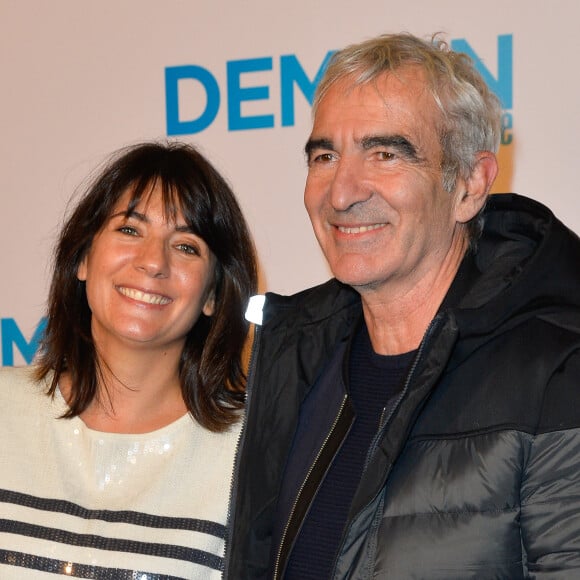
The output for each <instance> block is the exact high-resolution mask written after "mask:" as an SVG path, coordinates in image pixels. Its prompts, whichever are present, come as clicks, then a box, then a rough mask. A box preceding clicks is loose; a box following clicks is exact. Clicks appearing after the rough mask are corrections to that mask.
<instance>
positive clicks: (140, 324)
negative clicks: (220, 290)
mask: <svg viewBox="0 0 580 580" xmlns="http://www.w3.org/2000/svg"><path fill="white" fill-rule="evenodd" d="M130 198H131V191H126V192H125V193H124V194H123V195H122V196H121V198H120V199H119V201H118V202H117V204H116V205H115V207H114V208H113V211H112V215H111V216H110V218H109V219H108V221H107V222H106V223H105V225H104V226H103V227H102V228H101V230H100V231H99V233H98V234H97V235H96V236H95V238H94V239H93V242H92V244H91V247H90V249H89V252H88V253H87V255H86V256H85V258H84V259H83V261H82V262H81V264H80V266H79V269H78V272H77V276H78V279H79V280H83V281H85V282H86V292H87V300H88V303H89V307H90V309H91V313H92V318H91V329H92V334H93V339H94V341H95V345H96V347H97V349H99V350H101V351H102V350H104V349H107V348H108V347H109V346H115V345H118V346H121V345H124V346H127V345H129V346H132V347H134V348H137V349H154V350H161V351H162V352H164V353H167V351H168V350H173V351H174V352H179V353H181V350H182V349H183V345H184V343H185V338H186V336H187V334H188V332H189V331H190V330H191V328H192V327H193V325H194V324H195V323H196V321H197V319H198V317H199V315H200V313H202V312H203V313H204V314H206V315H207V316H210V315H211V314H212V313H213V309H214V295H213V280H214V270H215V262H216V260H215V257H214V255H213V254H212V252H211V251H210V249H209V248H208V246H207V244H206V243H205V242H204V241H203V240H202V239H201V238H200V237H198V236H196V235H195V234H194V233H193V232H192V231H191V230H190V228H189V227H188V226H187V225H186V223H185V221H184V219H183V216H182V214H181V211H178V212H177V214H176V218H175V222H174V221H173V220H171V219H170V218H168V217H167V216H166V215H165V212H164V208H163V201H162V196H161V191H160V188H159V187H155V188H154V189H153V190H152V191H151V193H150V194H149V195H145V196H144V197H143V198H142V199H141V200H140V201H139V203H138V204H137V206H136V207H135V209H134V210H133V211H131V213H130V214H128V212H127V208H128V205H129V200H130Z"/></svg>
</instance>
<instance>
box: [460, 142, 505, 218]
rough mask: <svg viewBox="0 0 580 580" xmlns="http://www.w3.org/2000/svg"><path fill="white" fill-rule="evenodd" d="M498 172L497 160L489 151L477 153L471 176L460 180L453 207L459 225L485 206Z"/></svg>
mask: <svg viewBox="0 0 580 580" xmlns="http://www.w3.org/2000/svg"><path fill="white" fill-rule="evenodd" d="M497 171H498V164H497V158H496V156H495V154H494V153H492V152H491V151H478V152H477V153H476V154H475V164H474V166H473V169H472V171H471V175H470V176H469V177H468V178H467V179H465V180H460V182H459V183H458V185H459V186H460V188H461V189H460V190H459V191H458V192H457V202H456V207H455V218H456V220H457V221H458V222H459V223H467V222H468V221H469V220H471V219H472V218H474V217H475V216H476V215H477V214H478V213H479V212H480V210H481V208H482V207H483V206H484V205H485V201H486V199H487V196H488V194H489V192H490V190H491V186H492V185H493V182H494V181H495V178H496V175H497Z"/></svg>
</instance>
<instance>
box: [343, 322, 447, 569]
mask: <svg viewBox="0 0 580 580" xmlns="http://www.w3.org/2000/svg"><path fill="white" fill-rule="evenodd" d="M438 322H439V321H438V319H437V318H435V319H433V320H432V321H431V322H430V324H429V326H428V327H427V330H426V331H425V334H424V335H423V338H422V340H421V343H420V344H419V347H418V349H417V354H416V356H415V357H414V359H413V362H412V363H411V368H410V369H409V372H408V373H407V378H406V379H405V383H404V385H403V389H402V390H401V392H400V394H399V396H398V397H397V399H396V401H395V404H394V405H393V406H392V407H391V411H390V412H389V414H388V415H387V416H386V417H385V418H384V422H383V423H382V426H381V427H380V428H379V429H378V431H377V433H376V435H375V437H374V438H373V441H372V443H371V445H370V447H369V450H368V452H367V455H366V458H365V463H364V467H363V475H364V472H365V470H366V468H367V467H368V465H369V463H370V460H371V457H372V456H373V454H374V452H375V450H376V448H377V447H378V444H379V441H380V439H381V437H382V436H383V433H384V431H385V429H386V428H387V425H388V424H389V422H390V421H391V418H392V416H393V414H394V413H395V411H396V409H397V407H398V406H399V403H400V402H401V400H402V399H403V397H404V396H405V394H406V393H407V391H408V390H409V385H410V384H411V379H412V378H413V375H414V374H415V370H416V369H417V365H418V364H419V361H420V360H421V356H422V354H423V351H424V350H425V344H426V343H427V339H428V337H429V335H430V334H431V332H432V330H433V328H434V327H435V326H436V325H437V324H438ZM375 497H376V496H374V497H372V498H370V500H369V501H368V502H367V503H366V505H365V506H363V508H362V509H361V510H360V511H363V510H365V509H366V508H367V507H368V506H369V505H370V504H371V503H372V502H373V501H374V500H375ZM360 511H359V513H360ZM357 515H358V514H356V515H355V516H354V517H353V518H351V520H350V522H349V523H348V525H346V526H345V528H344V531H343V535H342V538H341V540H340V543H339V549H338V552H337V554H336V558H335V561H334V565H333V567H332V577H333V578H334V577H335V576H336V566H337V564H338V559H339V558H340V555H341V552H342V546H343V544H344V540H345V538H346V536H347V532H348V531H349V529H350V526H351V524H352V521H353V520H354V519H356V516H357Z"/></svg>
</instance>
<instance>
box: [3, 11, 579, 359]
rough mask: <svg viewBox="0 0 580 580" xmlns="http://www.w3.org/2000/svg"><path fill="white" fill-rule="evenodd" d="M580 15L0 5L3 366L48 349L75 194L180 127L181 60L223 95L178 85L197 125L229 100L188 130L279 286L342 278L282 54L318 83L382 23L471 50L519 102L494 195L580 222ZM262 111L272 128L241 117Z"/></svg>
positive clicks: (260, 117)
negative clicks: (314, 191)
mask: <svg viewBox="0 0 580 580" xmlns="http://www.w3.org/2000/svg"><path fill="white" fill-rule="evenodd" d="M579 18H580V4H579V3H577V2H576V1H575V0H552V1H551V2H550V3H549V5H547V4H545V3H539V2H533V1H530V2H520V1H513V2H510V1H509V0H487V2H485V3H480V2H478V3H475V2H465V1H464V0H439V1H437V2H433V1H430V0H425V1H419V0H415V1H413V0H408V1H407V2H406V3H404V4H400V3H397V4H395V5H393V4H392V3H390V2H385V1H384V0H383V1H379V0H365V2H364V3H362V4H360V3H359V4H357V3H354V2H352V1H351V0H334V2H332V3H328V2H317V1H316V0H293V1H292V2H284V3H282V2H275V1H274V2H272V0H245V1H243V2H234V1H231V2H229V3H228V2H214V1H213V0H203V1H202V0H197V1H189V2H186V1H180V0H165V1H164V2H159V1H154V0H115V1H113V0H101V1H99V2H88V1H83V0H53V1H51V2H43V1H41V0H37V1H36V2H34V1H31V0H0V59H1V60H0V65H1V66H0V74H1V75H2V85H1V87H2V90H1V93H0V95H1V96H0V99H1V101H0V104H1V106H0V127H1V128H2V138H1V140H0V196H1V198H0V199H1V206H0V207H1V211H0V248H1V252H2V253H1V258H0V264H1V267H2V272H3V276H2V282H1V288H0V322H1V325H0V341H1V347H2V349H1V351H0V355H1V360H0V364H3V365H10V364H20V363H22V362H28V360H29V358H30V356H31V354H32V352H33V350H34V348H33V347H34V344H33V340H32V338H33V335H34V331H35V329H36V328H37V326H38V324H39V321H40V320H41V318H42V316H43V309H44V301H45V296H46V290H47V284H48V279H49V274H50V272H49V263H50V255H51V247H52V244H53V241H54V236H55V232H56V231H57V228H58V225H59V223H60V222H61V219H62V216H63V214H64V211H65V209H66V204H67V201H68V200H69V199H70V198H71V196H72V195H73V193H74V191H75V188H76V187H77V186H78V184H79V183H80V182H81V181H82V180H83V178H85V177H86V175H87V174H88V173H89V172H91V171H92V170H93V169H94V168H95V167H96V166H97V165H98V164H99V163H101V162H102V161H103V160H104V159H105V157H106V156H107V155H108V154H109V153H110V152H112V151H113V150H115V149H117V148H119V147H121V146H124V145H127V144H131V143H135V142H137V141H140V140H145V139H147V140H149V139H160V138H166V137H167V135H168V119H167V116H166V112H167V106H168V105H167V103H168V102H169V101H168V99H167V94H166V84H165V75H166V70H167V71H173V72H175V71H183V70H185V69H177V68H176V67H188V66H192V65H193V66H196V67H199V68H198V69H197V70H198V71H199V70H201V69H203V71H205V74H206V75H207V76H208V78H209V79H210V80H211V79H212V78H213V79H215V86H214V93H213V94H210V93H208V92H207V90H206V88H205V87H206V86H209V84H207V85H206V84H203V83H201V82H199V81H196V80H194V79H192V78H190V79H183V80H182V81H180V82H179V83H177V84H176V85H175V87H176V88H177V108H178V114H179V122H180V123H181V124H180V126H182V127H185V128H186V126H187V121H192V120H196V119H199V118H200V116H201V113H202V112H203V111H204V110H205V108H206V106H209V107H210V109H211V106H214V105H215V104H216V103H217V101H216V98H215V96H216V95H215V91H216V90H217V92H218V93H219V97H220V99H219V107H218V108H217V113H216V115H215V119H214V120H213V121H212V122H211V123H208V124H207V127H205V128H204V129H203V130H201V131H199V132H196V133H194V134H191V133H190V134H183V135H180V136H179V138H180V139H182V140H185V141H188V142H192V143H194V144H196V145H198V146H199V147H200V148H201V149H202V151H203V152H204V153H206V154H207V155H208V157H209V158H210V159H211V160H212V161H213V162H214V164H215V165H217V167H218V168H219V169H220V170H221V171H222V172H223V173H224V175H225V176H226V177H227V178H228V179H229V181H230V182H231V183H232V185H233V187H234V189H235V191H236V193H237V195H238V197H239V199H240V202H241V205H242V207H243V209H244V211H245V214H246V216H247V219H248V221H249V223H250V226H251V228H252V231H253V234H254V238H255V241H256V245H257V247H258V252H259V255H260V260H261V265H262V274H263V280H262V290H265V289H269V290H274V291H277V292H283V293H288V292H293V291H296V290H299V289H301V288H303V287H306V286H310V285H312V284H315V283H318V282H321V281H323V280H325V279H326V278H327V277H328V272H327V269H326V267H325V264H324V261H323V258H322V256H321V254H320V251H319V249H318V246H317V244H316V242H315V239H314V236H313V234H312V232H311V229H310V224H309V222H308V219H307V216H306V212H305V211H304V209H303V206H302V190H303V184H304V178H305V174H306V171H305V169H306V168H305V162H304V158H303V154H302V149H303V145H304V142H305V140H306V138H307V136H308V132H309V129H310V105H309V103H308V101H307V99H306V98H305V96H304V95H303V93H302V91H301V90H300V88H296V87H295V88H294V90H293V98H290V97H289V93H286V94H285V96H284V97H283V96H282V93H281V83H282V80H281V76H282V77H284V75H286V77H285V78H286V79H288V76H287V73H288V70H289V69H284V71H285V72H283V71H281V68H284V67H281V62H283V61H284V58H282V57H285V58H286V60H285V61H284V62H290V63H291V64H292V63H294V65H295V67H294V70H295V71H296V70H298V71H299V70H303V71H304V73H305V75H306V77H308V79H310V81H313V80H314V78H315V75H316V73H317V71H318V70H319V68H320V66H321V65H322V63H323V61H324V58H325V56H326V55H327V53H328V52H329V51H331V50H335V49H337V48H340V47H342V46H344V45H345V44H349V43H351V42H355V41H359V40H363V39H365V38H367V37H369V36H373V35H375V34H379V33H382V32H400V31H409V32H413V33H415V34H419V35H421V36H427V35H431V34H432V33H433V32H436V31H442V32H444V33H445V35H446V37H447V38H448V39H449V40H451V41H455V42H463V43H467V45H468V46H469V47H470V48H471V49H472V50H473V52H474V53H475V55H476V56H477V58H478V60H480V61H481V64H482V66H484V67H485V68H486V69H487V70H488V71H489V73H490V75H491V77H492V78H493V79H495V80H498V81H501V83H500V84H501V86H502V87H503V90H504V91H507V92H509V93H511V95H512V97H513V100H512V102H511V103H509V108H508V110H507V113H506V114H507V118H508V119H509V120H510V122H511V124H512V126H511V128H508V130H507V131H506V142H507V141H509V143H506V144H505V145H503V146H502V149H501V152H500V160H501V162H502V164H503V167H502V170H501V173H500V176H499V179H498V181H497V184H496V187H495V191H509V190H511V191H516V192H519V193H523V194H526V195H529V196H531V197H533V198H536V199H538V200H540V201H542V202H544V203H546V204H547V205H549V206H550V207H551V208H552V209H553V210H554V211H555V212H556V214H557V215H559V216H560V217H561V218H562V219H563V220H564V221H565V222H566V223H567V224H568V225H569V226H570V227H571V228H572V229H574V230H575V231H577V232H580V203H579V202H578V194H579V193H580V192H579V191H578V183H579V182H580V161H579V155H580V152H579V150H578V147H577V141H578V137H579V136H580V113H579V112H578V105H579V104H580V80H579V79H578V75H577V73H576V64H577V62H576V61H577V59H578V57H579V56H580V38H579V35H578V32H577V22H578V20H579ZM500 38H503V39H507V42H508V44H509V51H506V50H504V49H505V45H504V48H503V49H500V41H499V39H500ZM500 63H501V64H502V66H503V67H504V68H503V69H502V70H501V71H500V70H499V68H500ZM508 65H509V67H508ZM228 70H230V72H234V71H236V70H237V71H238V73H237V75H236V74H232V75H230V78H229V79H228V76H227V71H228ZM240 71H241V72H240ZM243 71H246V72H243ZM208 73H209V74H208ZM212 82H213V81H212ZM237 85H239V86H238V87H237ZM236 87H237V88H236ZM252 87H253V88H254V89H256V90H257V91H258V92H257V95H256V96H257V97H259V98H257V99H254V100H252V99H250V98H249V97H250V96H251V95H250V93H248V92H244V90H245V89H251V88H252ZM208 94H209V97H208ZM292 103H293V104H294V120H293V121H288V120H287V121H286V125H287V126H282V108H283V107H284V110H285V111H286V113H287V112H288V111H289V110H290V106H291V105H292ZM174 104H175V103H174ZM236 107H238V108H239V115H238V120H237V121H236V119H233V120H228V111H229V112H230V114H235V112H236V110H237V109H236ZM174 112H175V110H174ZM260 121H263V123H262V124H266V125H273V126H270V127H267V128H245V129H243V128H239V127H240V125H241V124H244V123H246V124H249V125H250V126H251V125H256V124H260Z"/></svg>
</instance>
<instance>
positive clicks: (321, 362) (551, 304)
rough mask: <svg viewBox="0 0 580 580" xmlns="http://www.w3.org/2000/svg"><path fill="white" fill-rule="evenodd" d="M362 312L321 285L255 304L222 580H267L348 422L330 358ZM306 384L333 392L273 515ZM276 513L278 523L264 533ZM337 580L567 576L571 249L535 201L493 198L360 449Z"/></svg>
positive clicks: (573, 364)
mask: <svg viewBox="0 0 580 580" xmlns="http://www.w3.org/2000/svg"><path fill="white" fill-rule="evenodd" d="M360 316H361V306H360V299H359V297H358V295H357V294H356V293H355V292H354V291H352V290H351V289H350V288H348V287H345V286H343V285H341V284H340V283H338V282H336V281H330V282H328V283H326V284H324V285H322V286H319V287H316V288H313V289H311V290H307V291H305V292H302V293H300V294H297V295H295V296H293V297H289V298H283V297H279V296H276V295H268V298H267V301H266V305H265V308H264V323H263V326H262V328H260V329H259V330H258V331H257V336H256V340H255V348H254V353H253V358H252V364H251V370H250V383H251V384H250V390H249V395H248V413H247V423H246V427H245V430H244V435H243V440H242V446H241V449H240V456H239V463H238V472H237V476H236V483H235V491H234V498H233V499H234V503H233V506H234V507H233V512H232V520H231V537H230V541H229V550H228V551H229V554H228V559H227V565H226V566H227V569H226V573H227V575H228V578H231V579H233V580H242V579H257V578H261V579H265V578H268V579H269V578H272V577H276V578H277V577H281V572H282V571H283V569H284V565H285V563H286V561H287V557H288V554H289V552H290V551H291V547H292V543H293V539H294V538H295V536H296V533H297V531H298V530H299V527H300V523H301V521H302V518H303V515H304V514H305V513H306V511H307V509H308V505H309V500H310V499H311V498H312V496H313V494H315V492H316V489H317V485H318V484H319V483H320V478H321V477H323V474H324V472H325V469H326V467H327V466H328V463H329V462H330V461H332V457H333V456H334V453H335V451H336V450H337V448H338V446H339V445H340V443H341V441H342V438H343V437H344V434H345V433H346V430H347V429H348V427H349V425H350V423H351V421H352V420H353V413H352V410H351V408H350V406H349V401H348V394H347V391H348V389H347V388H344V390H345V392H343V387H342V386H341V385H342V384H344V383H345V381H344V380H342V375H341V372H340V370H339V369H338V370H337V367H338V366H339V365H337V364H336V363H333V362H331V361H332V358H333V355H335V353H336V352H337V349H340V348H343V346H344V345H345V344H347V343H348V340H349V337H350V334H351V333H352V330H353V328H354V326H355V324H356V321H357V320H359V318H360ZM341 345H343V346H341ZM335 358H336V357H335ZM322 373H326V375H325V376H326V377H328V373H336V385H337V387H336V389H333V391H334V392H333V391H329V392H325V393H317V391H314V392H313V393H312V395H311V396H319V397H320V399H321V405H320V406H319V407H320V414H319V416H317V417H315V418H314V420H312V421H311V423H312V428H311V432H312V438H311V441H309V443H308V445H305V446H304V448H303V449H302V451H301V453H302V457H301V458H299V460H298V461H295V460H294V459H293V461H292V463H291V464H290V465H289V467H288V470H287V473H286V476H285V478H284V492H283V494H282V495H281V499H280V501H281V504H280V505H279V506H277V502H278V498H279V495H280V490H281V488H282V476H283V474H284V470H285V466H286V461H287V457H288V452H289V450H290V447H291V445H292V438H293V434H294V430H295V427H296V424H297V419H298V414H299V410H300V404H301V401H303V399H304V398H305V397H306V396H307V395H308V394H309V392H310V390H311V389H312V387H313V386H314V385H315V384H320V383H326V384H328V383H329V381H328V380H326V381H320V382H318V383H317V380H318V379H319V377H320V376H321V374H322ZM331 382H332V381H331ZM294 454H295V453H293V456H294ZM297 466H301V467H297ZM277 510H278V512H279V513H282V514H285V515H284V516H283V518H282V522H279V523H278V524H277V525H274V522H273V520H274V514H275V513H276V511H277ZM335 577H336V578H357V579H367V578H385V579H386V578H389V579H397V580H400V579H411V578H413V579H430V580H433V579H441V580H443V579H445V580H453V579H468V578H477V579H492V578H499V579H506V580H508V579H509V580H516V579H520V578H538V579H548V578H549V579H556V578H557V579H565V580H570V579H575V578H579V579H580V241H579V239H578V237H577V236H575V235H574V234H573V233H571V232H570V231H569V230H567V229H566V228H565V227H564V226H562V224H561V223H560V222H559V221H558V220H557V219H556V218H554V216H553V215H552V214H551V213H550V212H549V210H547V209H546V208H545V207H544V206H542V205H541V204H539V203H537V202H534V201H532V200H529V199H526V198H524V197H521V196H516V195H500V196H492V197H491V199H490V202H489V204H488V208H487V210H486V227H485V233H484V236H483V238H482V239H481V241H480V243H479V246H478V250H477V252H476V254H475V256H473V257H472V258H470V259H466V260H465V261H464V263H463V264H462V267H461V269H460V272H459V274H458V276H457V278H456V280H455V282H454V284H453V286H452V288H451V289H450V291H449V293H448V296H447V297H446V299H445V302H444V304H443V306H442V307H441V309H440V312H439V314H438V315H437V317H436V318H435V319H434V320H433V322H432V324H431V326H430V327H429V329H428V331H427V333H426V335H425V337H424V339H423V342H422V344H421V346H420V348H419V351H418V355H417V357H416V360H415V362H414V364H413V366H412V370H411V372H410V374H409V376H408V377H407V379H406V384H405V388H404V394H403V396H402V397H401V399H400V400H399V401H398V403H397V407H396V411H395V412H394V413H393V414H392V415H391V417H390V418H389V420H388V421H387V423H386V425H385V427H384V429H383V430H382V432H381V433H380V436H379V437H378V438H377V444H376V447H375V448H374V450H373V451H372V454H371V455H370V460H369V462H368V466H367V468H366V470H365V472H364V474H363V477H362V480H361V482H360V486H359V488H358V491H357V493H356V496H355V499H354V502H353V505H352V507H351V511H350V516H349V524H348V527H347V530H346V532H345V535H344V537H343V542H342V548H341V552H340V555H339V558H338V560H337V562H336V574H335ZM321 580H322V579H321Z"/></svg>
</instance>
